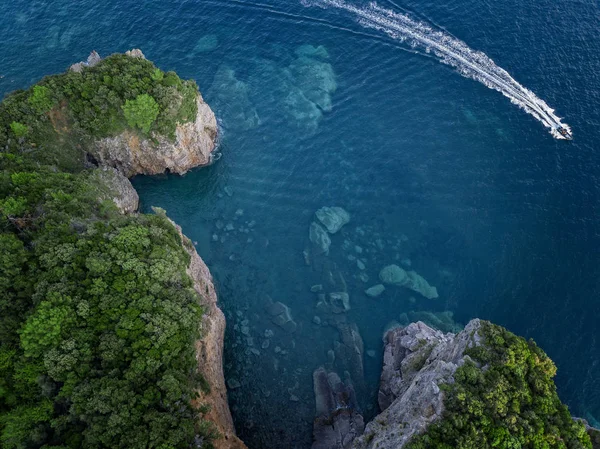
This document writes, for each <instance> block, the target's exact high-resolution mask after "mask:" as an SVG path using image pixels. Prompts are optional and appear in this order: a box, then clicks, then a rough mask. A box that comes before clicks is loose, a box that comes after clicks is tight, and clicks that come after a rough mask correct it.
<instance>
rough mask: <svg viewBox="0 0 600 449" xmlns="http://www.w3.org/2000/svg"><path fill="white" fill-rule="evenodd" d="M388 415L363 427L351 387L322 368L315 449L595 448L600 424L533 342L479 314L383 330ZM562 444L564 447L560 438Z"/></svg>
mask: <svg viewBox="0 0 600 449" xmlns="http://www.w3.org/2000/svg"><path fill="white" fill-rule="evenodd" d="M384 346H385V350H384V356H383V369H382V373H381V378H380V386H379V394H378V402H379V408H380V410H381V413H380V414H379V415H377V416H376V417H375V418H373V419H372V420H371V421H370V422H369V423H368V424H367V425H366V427H365V429H364V432H362V433H361V427H362V422H363V421H362V420H363V418H362V416H361V415H360V410H359V409H358V406H357V404H356V401H354V400H353V398H354V390H353V388H352V385H351V384H349V383H348V382H346V384H344V383H342V382H341V381H340V379H339V377H338V376H337V375H335V374H333V373H327V372H325V370H323V369H319V370H317V371H315V374H314V388H315V396H316V403H317V418H316V419H315V422H314V427H313V428H314V438H315V443H314V444H313V448H318V449H347V448H351V447H352V448H354V449H374V448H377V449H401V448H404V447H410V448H415V449H416V448H419V449H424V448H433V447H440V446H444V447H461V448H465V447H492V446H493V447H537V445H538V444H540V442H543V445H544V447H559V446H560V447H568V448H569V449H587V448H590V447H594V448H596V447H597V446H598V444H599V442H600V431H598V430H597V429H594V428H591V427H590V426H589V425H588V424H587V422H585V421H584V420H580V419H577V418H572V417H571V415H570V413H569V411H568V409H567V407H566V406H565V405H564V404H562V402H561V401H560V399H559V397H558V395H557V392H556V387H555V385H554V381H553V377H554V375H555V374H556V367H555V366H554V364H553V363H552V361H551V360H550V359H549V358H548V356H547V355H546V354H545V353H544V352H543V351H542V350H541V349H540V348H539V347H538V346H537V345H536V344H535V343H534V342H533V341H531V340H530V341H526V340H525V339H523V338H521V337H517V336H516V335H514V334H512V333H510V332H509V331H507V330H506V329H504V328H502V327H500V326H497V325H494V324H492V323H489V322H485V321H480V320H478V319H475V320H472V321H471V322H470V323H469V324H468V325H467V326H466V327H465V328H464V330H462V331H461V332H458V333H456V334H453V333H444V332H441V331H439V330H435V329H433V328H431V327H429V326H427V325H426V324H424V323H423V322H416V323H412V324H410V325H408V326H406V327H396V328H394V329H391V330H389V331H388V332H387V333H386V334H385V336H384ZM557 442H560V444H557Z"/></svg>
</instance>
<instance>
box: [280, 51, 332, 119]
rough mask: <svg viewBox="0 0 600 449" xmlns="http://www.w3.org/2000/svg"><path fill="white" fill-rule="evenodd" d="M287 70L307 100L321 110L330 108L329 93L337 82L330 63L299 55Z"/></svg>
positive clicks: (328, 110) (326, 110)
mask: <svg viewBox="0 0 600 449" xmlns="http://www.w3.org/2000/svg"><path fill="white" fill-rule="evenodd" d="M288 71H289V74H290V77H291V79H292V80H293V83H294V84H295V85H296V86H297V87H298V88H299V89H300V90H301V91H302V94H303V95H304V96H305V97H306V98H307V99H308V100H309V101H311V102H312V103H314V104H315V105H316V106H317V107H318V108H319V109H320V110H322V111H325V112H330V111H331V110H332V108H333V105H332V101H331V95H332V94H333V93H334V92H335V91H336V89H337V83H336V81H335V73H334V72H333V67H332V65H331V64H329V63H328V62H323V61H320V60H319V59H316V58H314V57H308V56H304V55H301V56H299V57H298V58H297V59H296V60H295V61H293V62H292V63H291V64H290V66H289V67H288Z"/></svg>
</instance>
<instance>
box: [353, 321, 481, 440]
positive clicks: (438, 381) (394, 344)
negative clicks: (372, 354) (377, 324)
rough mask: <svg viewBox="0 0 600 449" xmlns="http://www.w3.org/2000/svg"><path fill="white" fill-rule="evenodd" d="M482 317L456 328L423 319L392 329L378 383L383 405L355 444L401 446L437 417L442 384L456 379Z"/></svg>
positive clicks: (475, 341) (477, 340)
mask: <svg viewBox="0 0 600 449" xmlns="http://www.w3.org/2000/svg"><path fill="white" fill-rule="evenodd" d="M480 328H481V322H480V321H479V320H477V319H475V320H472V321H471V322H470V323H469V324H468V325H467V326H466V327H465V329H464V330H463V331H462V332H460V333H458V334H451V333H448V334H444V333H443V332H440V331H437V330H435V329H432V328H431V327H429V326H427V325H426V324H424V323H422V322H417V323H412V324H410V325H408V326H407V327H404V328H402V327H398V328H395V329H392V330H390V331H389V332H388V333H387V334H386V335H385V337H384V343H385V352H384V356H383V371H382V374H381V384H380V389H379V397H378V400H379V406H380V408H381V409H382V410H383V411H382V412H381V413H380V414H379V415H378V416H377V417H375V419H373V420H372V421H371V422H370V423H369V424H367V427H366V429H365V433H364V435H363V436H361V437H359V438H357V439H356V440H355V442H354V445H353V447H354V448H357V449H359V448H360V449H366V448H378V449H392V448H393V449H399V448H402V447H404V445H405V444H406V443H407V442H408V441H409V440H410V439H411V438H412V436H413V435H415V434H417V433H421V432H423V431H424V430H425V429H426V428H427V426H428V425H429V424H431V423H432V422H434V421H436V420H437V419H439V418H440V416H441V415H442V412H443V410H444V407H443V400H444V394H443V392H442V391H441V389H440V386H441V385H442V384H447V383H452V382H454V378H453V376H454V373H455V371H456V369H457V368H458V367H459V366H461V365H462V364H463V363H464V362H465V360H466V359H469V356H468V355H465V350H466V349H467V348H469V347H472V346H476V345H479V344H480V343H481V336H480V333H479V332H480Z"/></svg>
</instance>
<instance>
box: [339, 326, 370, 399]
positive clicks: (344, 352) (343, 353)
mask: <svg viewBox="0 0 600 449" xmlns="http://www.w3.org/2000/svg"><path fill="white" fill-rule="evenodd" d="M336 327H337V329H338V332H339V334H340V341H339V342H338V344H337V345H336V347H335V348H334V349H335V357H336V360H337V361H338V363H339V364H340V365H341V366H342V368H343V369H344V370H346V371H348V372H349V373H350V376H351V377H352V381H353V382H354V384H355V385H356V386H357V388H358V390H359V391H361V390H362V389H363V388H364V382H365V374H364V364H363V353H364V349H365V347H364V343H363V339H362V337H361V336H360V332H359V331H358V326H357V325H356V324H354V323H352V324H349V323H344V322H338V323H336Z"/></svg>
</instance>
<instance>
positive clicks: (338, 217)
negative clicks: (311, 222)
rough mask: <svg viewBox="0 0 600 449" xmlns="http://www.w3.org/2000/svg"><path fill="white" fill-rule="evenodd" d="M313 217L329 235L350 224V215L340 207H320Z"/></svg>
mask: <svg viewBox="0 0 600 449" xmlns="http://www.w3.org/2000/svg"><path fill="white" fill-rule="evenodd" d="M315 215H316V216H317V219H318V220H319V221H320V222H321V223H322V224H323V226H325V228H326V229H327V231H328V232H329V233H330V234H335V233H336V232H338V231H339V230H340V229H342V226H344V225H345V224H348V223H350V214H349V213H348V212H346V211H345V210H344V209H342V208H341V207H322V208H321V209H319V210H318V211H317V212H316V213H315Z"/></svg>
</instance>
